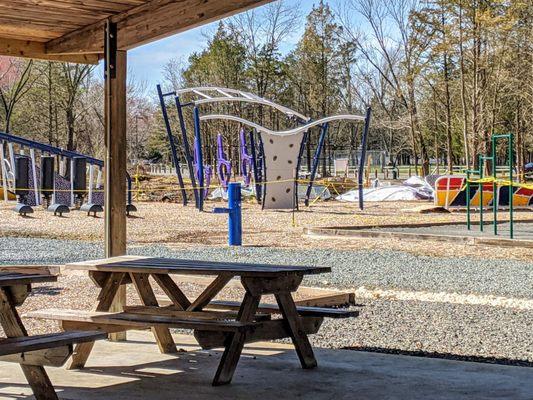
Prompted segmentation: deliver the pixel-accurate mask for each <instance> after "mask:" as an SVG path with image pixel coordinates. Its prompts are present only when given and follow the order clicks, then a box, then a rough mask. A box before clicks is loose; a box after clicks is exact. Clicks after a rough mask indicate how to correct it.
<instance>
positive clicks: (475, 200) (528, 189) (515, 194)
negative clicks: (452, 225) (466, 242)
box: [435, 134, 533, 239]
mask: <svg viewBox="0 0 533 400" xmlns="http://www.w3.org/2000/svg"><path fill="white" fill-rule="evenodd" d="M501 140H506V141H507V151H506V164H505V168H504V170H503V172H504V174H505V176H504V178H503V179H502V178H499V177H498V172H500V171H501V169H499V168H498V165H497V160H498V157H497V149H498V143H499V141H501ZM487 166H490V170H491V171H492V173H491V176H485V169H486V167H487ZM513 168H514V157H513V134H504V135H493V136H492V150H491V155H490V156H487V155H478V168H477V169H474V170H472V169H470V170H466V171H465V173H466V176H453V175H450V176H443V177H440V178H438V179H437V180H436V182H435V189H436V192H435V205H436V206H440V207H444V208H450V207H456V208H457V207H459V208H466V215H467V222H466V223H467V228H468V230H471V229H472V221H471V211H472V207H474V208H477V210H478V212H479V229H480V231H483V230H484V225H485V224H484V210H485V209H486V208H489V207H490V208H492V214H493V219H492V225H493V232H494V235H498V211H499V210H500V209H505V210H508V211H509V236H510V238H511V239H512V238H513V237H514V230H513V225H514V221H513V212H514V209H515V207H531V206H533V185H525V184H521V183H519V182H516V181H514V172H513Z"/></svg>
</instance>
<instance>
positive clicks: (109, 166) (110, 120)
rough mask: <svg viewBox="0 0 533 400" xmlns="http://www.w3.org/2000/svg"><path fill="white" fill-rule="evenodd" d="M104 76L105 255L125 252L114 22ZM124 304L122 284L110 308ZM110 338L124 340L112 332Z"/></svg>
mask: <svg viewBox="0 0 533 400" xmlns="http://www.w3.org/2000/svg"><path fill="white" fill-rule="evenodd" d="M105 56H106V71H105V73H106V79H105V124H106V127H105V147H106V159H105V168H106V174H105V177H106V184H105V207H104V210H105V255H106V257H115V256H122V255H124V254H126V75H127V53H126V52H125V51H117V30H116V24H113V23H108V24H107V25H106V55H105ZM125 305H126V286H121V287H120V288H119V290H118V292H117V294H116V296H115V300H114V301H113V304H112V306H111V308H110V311H122V309H123V307H124V306H125ZM109 338H110V340H125V339H126V334H125V332H124V333H114V334H111V335H110V337H109Z"/></svg>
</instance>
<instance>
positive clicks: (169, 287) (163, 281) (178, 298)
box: [152, 274, 191, 310]
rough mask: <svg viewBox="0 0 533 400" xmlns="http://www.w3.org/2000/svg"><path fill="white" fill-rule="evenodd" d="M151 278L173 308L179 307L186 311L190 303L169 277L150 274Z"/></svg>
mask: <svg viewBox="0 0 533 400" xmlns="http://www.w3.org/2000/svg"><path fill="white" fill-rule="evenodd" d="M152 277H153V278H154V280H155V281H156V282H157V283H158V284H159V286H160V287H161V289H163V291H164V292H165V294H166V295H167V296H168V298H169V299H170V300H171V301H172V303H173V304H174V305H175V306H178V307H181V309H182V310H187V308H188V307H189V306H190V305H191V302H190V301H189V299H188V298H187V296H185V293H183V292H182V291H181V289H180V288H179V287H178V285H177V284H176V282H174V280H173V279H172V278H171V277H170V276H169V275H164V274H152Z"/></svg>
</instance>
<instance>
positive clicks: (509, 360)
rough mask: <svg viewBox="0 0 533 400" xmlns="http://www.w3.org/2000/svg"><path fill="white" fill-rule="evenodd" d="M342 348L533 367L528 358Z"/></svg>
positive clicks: (381, 348) (383, 348) (345, 348)
mask: <svg viewBox="0 0 533 400" xmlns="http://www.w3.org/2000/svg"><path fill="white" fill-rule="evenodd" d="M343 349H344V350H353V351H364V352H369V353H382V354H394V355H402V356H410V357H424V358H441V359H445V360H455V361H465V362H475V363H485V364H497V365H512V366H515V367H529V368H531V367H533V362H531V361H528V360H515V359H512V358H505V357H481V356H468V355H462V354H453V353H439V352H436V351H422V350H419V351H409V350H401V349H390V348H386V347H365V346H360V347H343Z"/></svg>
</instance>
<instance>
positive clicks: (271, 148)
mask: <svg viewBox="0 0 533 400" xmlns="http://www.w3.org/2000/svg"><path fill="white" fill-rule="evenodd" d="M157 91H158V95H159V100H160V105H161V109H162V115H163V119H164V123H165V127H166V130H167V136H168V140H169V143H170V150H171V153H172V161H173V164H174V167H175V171H176V175H177V178H178V184H179V186H180V189H181V194H182V201H183V205H187V187H186V185H185V180H184V177H183V175H182V172H181V168H180V162H181V160H180V157H179V154H178V146H177V144H176V143H177V140H176V137H175V136H174V133H173V130H172V126H171V122H170V118H169V113H168V108H167V105H166V98H167V97H173V98H174V103H175V106H176V110H177V117H178V121H179V126H180V131H181V149H182V150H183V154H184V159H185V163H186V164H187V167H188V170H189V178H190V184H191V189H192V191H193V194H194V199H195V204H196V207H197V208H198V209H199V210H203V204H204V200H205V198H206V195H207V194H206V190H208V189H209V187H210V179H211V177H212V167H211V166H210V165H206V164H205V163H204V157H203V147H202V122H205V121H210V120H221V121H233V122H236V123H238V124H240V130H239V141H240V152H239V153H240V159H241V160H240V161H241V162H240V168H239V170H240V171H239V172H240V174H241V176H242V179H243V181H244V185H245V186H246V187H249V186H252V181H253V183H254V185H253V189H254V191H255V196H256V198H257V200H258V202H260V204H261V205H262V208H263V209H294V208H297V207H298V186H299V185H298V183H299V182H303V183H305V184H306V194H305V204H306V205H309V200H310V197H311V193H312V191H313V184H314V182H315V179H316V176H317V170H318V166H319V162H320V159H319V157H320V154H321V152H322V150H323V148H324V142H325V139H326V136H327V134H328V129H329V124H330V123H331V122H333V121H340V120H348V121H354V122H359V123H361V122H362V123H364V129H363V130H362V139H361V152H362V154H361V157H360V165H359V168H358V186H359V188H360V190H361V191H362V186H363V174H364V167H365V154H366V144H367V136H368V130H369V125H370V117H371V110H370V108H368V110H367V112H366V115H365V116H358V115H337V116H330V117H326V118H322V119H320V120H317V121H312V120H311V119H310V118H309V117H306V116H305V115H302V114H300V113H298V112H297V111H294V110H291V109H289V108H287V107H284V106H282V105H279V104H276V103H274V102H272V101H270V100H266V99H263V98H260V97H258V96H256V95H254V94H252V93H247V92H243V91H240V90H235V89H228V88H219V87H197V88H188V89H181V90H176V91H171V92H168V93H163V91H162V89H161V86H160V85H157ZM184 97H187V98H189V97H190V98H192V100H190V101H189V102H184V101H183V98H184ZM225 103H226V104H228V103H243V104H250V105H258V106H265V107H269V108H271V109H273V110H276V111H278V112H280V113H281V114H283V115H284V116H285V117H286V118H287V121H288V122H289V123H290V124H292V125H296V127H295V128H293V129H289V130H285V131H274V130H271V129H268V128H266V127H264V126H261V125H259V124H257V123H255V122H253V121H249V120H247V119H244V118H242V117H240V116H236V115H227V114H205V115H201V113H200V107H201V106H202V105H206V104H211V105H217V104H225ZM188 107H192V116H193V117H192V119H193V121H192V125H193V127H194V152H191V148H190V147H191V146H190V142H189V137H188V134H187V124H186V120H185V117H184V110H185V109H186V108H188ZM245 127H246V128H248V129H249V130H247V129H246V128H245ZM314 127H318V128H319V129H320V134H319V139H318V143H317V147H316V149H315V151H314V157H313V160H312V168H311V171H310V173H309V177H308V179H307V180H305V181H302V180H301V179H300V166H301V160H302V155H303V152H304V150H305V148H306V146H307V145H308V142H309V135H310V130H311V129H312V128H314ZM247 139H248V140H247ZM216 170H217V177H218V179H219V182H220V185H221V186H222V187H223V188H224V189H226V188H227V185H228V184H229V180H230V177H231V161H230V160H228V159H227V157H226V154H225V152H224V149H223V140H222V136H221V135H219V136H218V137H217V166H216ZM360 207H361V208H363V196H362V195H361V196H360Z"/></svg>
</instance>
